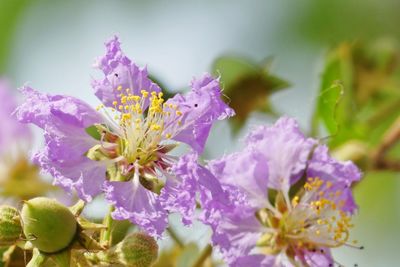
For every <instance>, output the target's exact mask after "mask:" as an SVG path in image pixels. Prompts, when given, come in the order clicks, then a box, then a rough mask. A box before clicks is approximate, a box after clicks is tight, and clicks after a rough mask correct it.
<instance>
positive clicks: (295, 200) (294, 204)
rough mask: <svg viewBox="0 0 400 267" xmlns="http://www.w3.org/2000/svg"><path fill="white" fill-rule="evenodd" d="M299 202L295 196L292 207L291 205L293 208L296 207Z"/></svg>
mask: <svg viewBox="0 0 400 267" xmlns="http://www.w3.org/2000/svg"><path fill="white" fill-rule="evenodd" d="M299 200H300V198H299V196H295V197H294V198H293V199H292V205H293V207H296V206H297V205H298V204H299Z"/></svg>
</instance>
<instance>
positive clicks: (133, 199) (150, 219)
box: [104, 177, 167, 237]
mask: <svg viewBox="0 0 400 267" xmlns="http://www.w3.org/2000/svg"><path fill="white" fill-rule="evenodd" d="M104 191H105V196H106V199H107V200H108V201H109V202H110V203H111V204H113V205H115V211H114V212H113V213H112V216H113V218H114V219H116V220H126V219H128V220H130V221H131V222H133V223H135V224H137V225H138V226H140V227H141V228H142V229H143V230H145V231H146V232H147V233H148V234H150V235H153V236H156V237H159V236H160V235H161V234H162V232H163V231H164V230H165V228H166V227H167V213H166V211H165V210H164V209H163V207H162V206H161V204H160V203H159V200H158V196H157V194H155V193H153V192H151V191H150V190H147V189H146V188H144V187H143V186H142V185H141V184H140V182H139V178H138V177H135V178H134V179H133V180H132V181H129V182H105V184H104Z"/></svg>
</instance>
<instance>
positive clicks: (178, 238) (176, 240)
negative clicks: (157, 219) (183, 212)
mask: <svg viewBox="0 0 400 267" xmlns="http://www.w3.org/2000/svg"><path fill="white" fill-rule="evenodd" d="M167 232H168V234H169V235H170V236H171V238H172V239H173V240H174V241H175V243H176V244H177V245H178V246H179V247H180V248H183V247H184V246H185V244H184V243H183V242H182V240H181V239H180V237H179V236H178V234H177V233H176V232H175V231H174V229H172V228H171V227H168V228H167Z"/></svg>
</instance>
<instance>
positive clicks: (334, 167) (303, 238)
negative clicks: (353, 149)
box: [188, 117, 361, 267]
mask: <svg viewBox="0 0 400 267" xmlns="http://www.w3.org/2000/svg"><path fill="white" fill-rule="evenodd" d="M246 144H247V145H246V147H245V149H243V151H241V152H238V153H234V154H231V155H226V156H224V157H223V158H221V159H219V160H214V161H211V162H209V164H208V169H209V170H210V172H208V175H210V177H208V179H218V180H219V181H220V182H221V184H222V187H223V190H224V189H226V188H230V192H232V190H231V188H232V187H236V188H237V189H238V191H239V192H237V193H236V194H237V195H236V196H235V197H231V199H233V200H235V201H236V203H235V205H231V203H229V202H226V204H225V205H220V206H219V207H218V209H215V210H213V211H212V212H211V214H209V216H208V220H207V221H205V223H207V224H209V225H210V226H211V227H212V229H213V243H214V244H215V245H217V246H218V247H219V248H220V250H221V252H222V254H223V256H224V258H225V259H226V261H227V262H228V263H229V265H230V266H233V267H241V266H264V267H267V266H285V267H286V266H321V267H326V266H333V264H334V260H333V258H332V256H331V254H330V249H331V248H335V247H339V246H350V247H356V246H355V245H354V244H352V242H351V241H349V231H350V229H351V228H352V227H353V224H352V223H351V221H350V220H351V215H352V213H353V212H354V211H355V210H356V205H355V204H354V200H353V197H352V194H351V190H350V186H351V184H352V183H353V182H356V181H358V180H359V179H360V178H361V174H360V171H359V170H358V169H357V167H356V166H355V165H354V164H353V163H352V162H350V161H348V162H339V161H336V160H334V159H332V158H331V157H330V156H329V154H328V149H327V147H326V146H324V145H319V144H318V143H317V141H316V140H313V139H310V138H306V137H305V136H304V135H303V134H302V133H301V132H300V130H299V127H298V125H297V123H296V121H295V120H293V119H290V118H286V117H284V118H281V119H279V120H278V121H277V122H276V123H275V125H273V126H270V127H264V126H263V127H259V128H257V129H255V130H254V131H253V132H251V133H250V135H249V136H248V138H247V140H246ZM188 173H190V172H188ZM237 196H239V197H237ZM238 199H242V200H241V201H238Z"/></svg>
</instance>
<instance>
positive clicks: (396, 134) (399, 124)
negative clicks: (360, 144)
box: [371, 117, 400, 170]
mask: <svg viewBox="0 0 400 267" xmlns="http://www.w3.org/2000/svg"><path fill="white" fill-rule="evenodd" d="M399 140H400V117H398V118H397V119H396V121H395V122H394V123H393V124H392V126H391V127H390V128H389V129H388V130H387V131H386V133H385V134H384V136H383V138H382V141H381V142H380V144H379V145H378V147H377V148H376V150H375V151H374V152H373V153H372V156H371V161H372V162H371V163H372V168H374V169H379V170H382V169H393V168H394V169H395V170H399V169H400V166H399V165H400V164H399V163H396V162H391V161H388V160H386V159H385V154H386V153H387V152H388V151H389V149H390V148H391V147H392V146H394V145H395V144H396V143H397V142H398V141H399Z"/></svg>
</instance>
